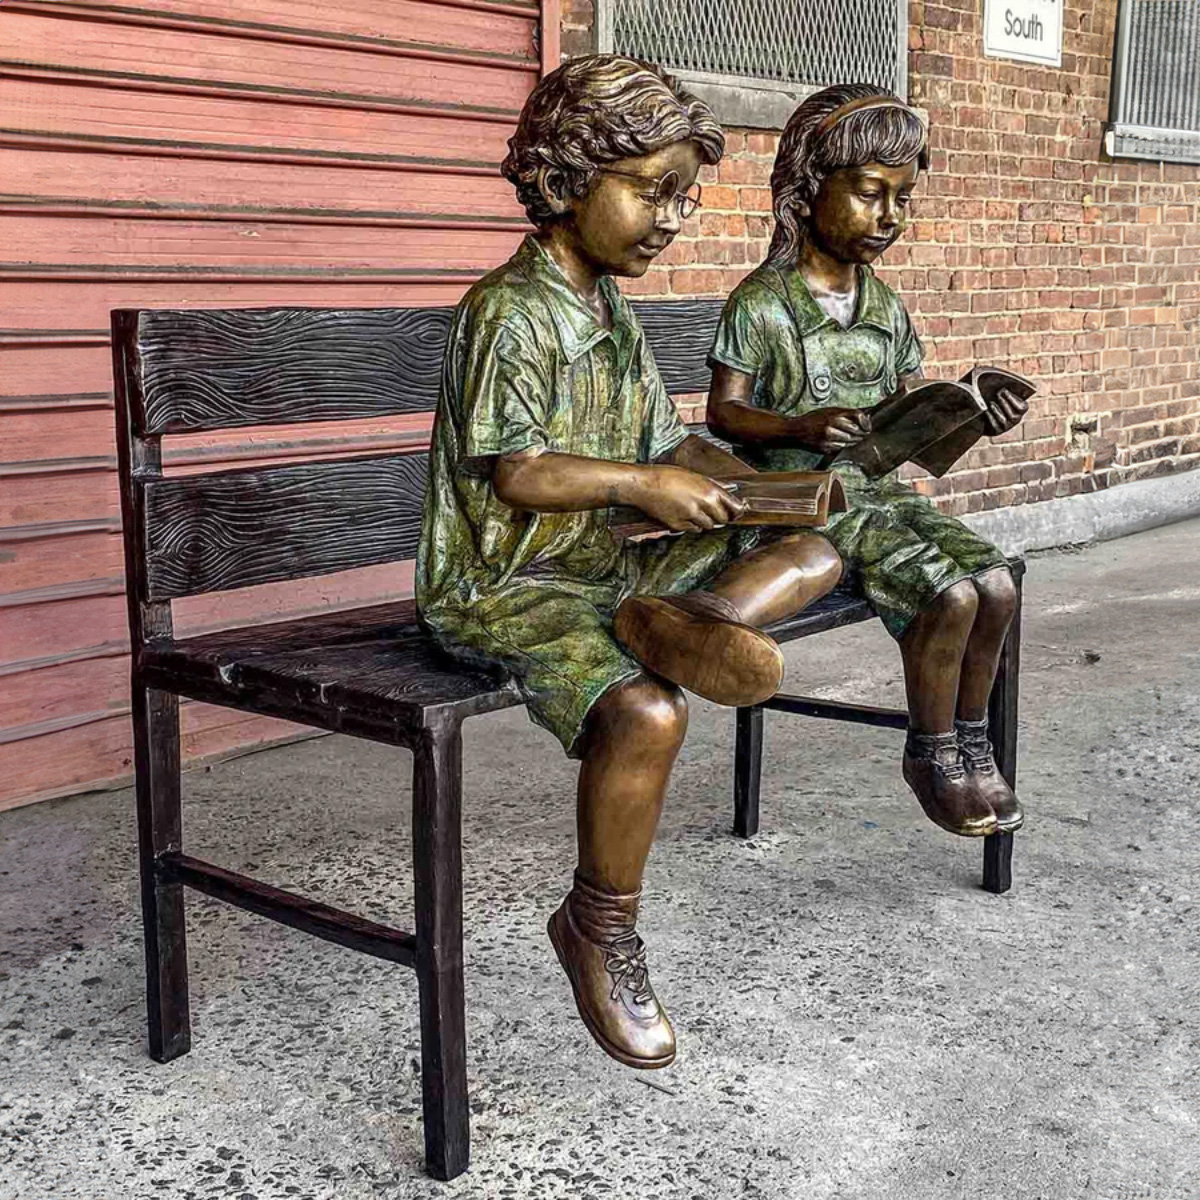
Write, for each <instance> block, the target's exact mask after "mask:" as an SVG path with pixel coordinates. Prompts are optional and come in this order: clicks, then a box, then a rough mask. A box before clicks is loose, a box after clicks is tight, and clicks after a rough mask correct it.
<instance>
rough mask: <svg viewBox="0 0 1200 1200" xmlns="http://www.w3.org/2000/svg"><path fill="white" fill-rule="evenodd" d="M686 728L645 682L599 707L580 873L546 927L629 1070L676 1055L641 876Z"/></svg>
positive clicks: (582, 798)
mask: <svg viewBox="0 0 1200 1200" xmlns="http://www.w3.org/2000/svg"><path fill="white" fill-rule="evenodd" d="M686 730H687V702H686V701H685V700H684V698H683V694H682V692H680V691H679V689H678V688H675V687H672V686H671V685H670V684H667V683H665V682H660V681H658V680H653V679H649V678H647V677H646V676H639V677H636V678H634V679H631V680H629V681H628V682H626V683H624V684H621V685H619V686H617V687H615V688H613V689H612V690H611V691H610V692H608V693H607V694H606V695H604V696H603V697H602V698H601V699H600V700H599V701H598V702H597V703H596V705H595V706H594V707H593V709H592V711H591V713H590V715H589V717H588V721H587V725H586V727H585V731H584V735H583V736H584V742H583V761H582V764H581V766H580V771H579V788H578V801H577V808H576V820H577V829H578V837H579V867H578V869H577V870H576V872H575V883H574V886H573V887H572V889H571V892H570V894H569V895H568V896H567V898H566V899H565V900H564V901H563V903H562V904H561V905H560V907H559V908H558V910H557V911H556V912H555V913H554V914H553V916H551V918H550V922H549V926H548V931H549V934H550V941H551V942H552V943H553V945H554V949H555V952H556V953H557V954H558V959H559V962H560V963H561V964H562V966H563V970H564V971H566V973H567V977H568V979H570V981H571V987H572V990H573V991H574V993H575V1003H576V1005H577V1006H578V1008H579V1014H580V1016H581V1017H582V1018H583V1021H584V1024H585V1025H586V1026H587V1028H588V1030H589V1032H590V1033H591V1034H592V1036H593V1037H594V1038H595V1039H596V1041H597V1042H598V1043H599V1044H600V1046H601V1048H602V1049H603V1050H605V1051H606V1052H607V1053H608V1054H611V1055H612V1056H613V1058H615V1059H617V1060H618V1061H620V1062H622V1063H625V1064H626V1065H627V1066H630V1067H665V1066H667V1065H669V1064H670V1063H671V1062H672V1060H673V1059H674V1057H675V1034H674V1031H673V1030H672V1028H671V1023H670V1021H669V1020H668V1019H667V1014H666V1012H665V1011H664V1010H663V1008H662V1006H661V1005H660V1004H659V1002H658V999H657V997H656V996H655V994H654V990H653V988H652V987H651V985H650V978H649V972H648V969H647V966H646V951H645V946H644V945H643V944H642V940H641V938H639V937H638V935H637V928H636V925H637V913H638V900H639V898H640V896H641V886H642V872H643V870H644V869H645V866H646V859H647V857H648V856H649V854H650V846H651V843H652V842H653V840H654V833H655V830H656V829H657V827H658V818H659V815H660V813H661V812H662V804H663V796H664V795H665V793H666V788H667V782H668V780H669V779H670V775H671V768H672V766H673V765H674V763H675V757H676V755H677V754H678V753H679V747H680V746H681V745H682V744H683V736H684V733H685V732H686Z"/></svg>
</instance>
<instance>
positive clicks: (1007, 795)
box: [954, 720, 1025, 833]
mask: <svg viewBox="0 0 1200 1200" xmlns="http://www.w3.org/2000/svg"><path fill="white" fill-rule="evenodd" d="M954 727H955V729H956V730H957V731H958V751H959V754H961V755H962V761H963V766H964V767H966V769H967V779H968V780H969V782H970V783H971V785H972V787H974V789H975V791H976V792H978V794H979V795H980V796H981V797H982V798H983V799H984V800H986V801H987V803H988V805H989V806H990V807H991V810H992V812H994V813H995V814H996V829H997V831H998V832H1000V833H1013V832H1014V831H1015V830H1018V829H1020V828H1021V825H1022V823H1023V822H1024V820H1025V814H1024V813H1023V812H1022V811H1021V802H1020V801H1019V800H1018V799H1017V797H1016V794H1015V793H1014V792H1013V790H1012V788H1011V787H1009V785H1008V780H1007V779H1005V778H1004V776H1003V775H1001V774H1000V768H999V767H998V766H996V759H995V756H994V755H993V753H992V743H991V742H990V741H989V740H988V723H987V721H986V720H983V721H955V722H954Z"/></svg>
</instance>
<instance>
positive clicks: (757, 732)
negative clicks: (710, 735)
mask: <svg viewBox="0 0 1200 1200" xmlns="http://www.w3.org/2000/svg"><path fill="white" fill-rule="evenodd" d="M762 747H763V710H762V706H761V705H757V704H756V705H754V706H753V707H752V708H739V709H738V710H737V733H736V739H735V743H734V755H733V832H734V833H735V834H737V836H738V837H744V838H748V837H753V836H754V835H755V834H756V833H757V832H758V790H759V785H760V784H761V782H762Z"/></svg>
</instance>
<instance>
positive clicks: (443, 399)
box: [416, 237, 687, 627]
mask: <svg viewBox="0 0 1200 1200" xmlns="http://www.w3.org/2000/svg"><path fill="white" fill-rule="evenodd" d="M600 287H601V290H602V292H603V294H604V298H605V299H606V300H607V302H608V306H609V311H610V312H611V314H612V329H611V330H608V329H605V328H604V327H603V326H601V325H600V324H599V323H598V322H597V320H596V318H595V317H594V316H593V314H592V313H591V312H590V311H589V310H588V309H587V307H586V306H585V305H584V303H583V302H582V300H580V298H579V297H578V296H577V295H576V293H575V292H574V290H573V289H572V288H571V286H570V285H569V284H568V282H567V280H566V277H565V276H564V275H563V273H562V271H561V270H560V269H559V267H558V266H557V264H556V263H555V262H554V260H553V259H552V258H551V257H550V256H549V255H548V254H547V252H546V251H545V250H544V249H543V248H542V246H541V245H540V243H539V242H538V241H537V240H536V238H534V237H527V238H526V239H525V242H524V243H523V244H522V246H521V247H520V249H519V250H518V251H517V253H516V254H515V255H513V257H512V258H511V259H510V260H509V261H508V262H507V263H505V265H504V266H502V267H499V268H498V269H497V270H495V271H493V272H491V273H490V274H489V275H487V276H486V277H485V278H484V279H482V280H480V281H479V282H478V283H477V284H475V286H474V287H473V288H471V290H470V291H469V292H468V293H467V295H466V296H465V297H464V298H463V300H462V301H461V302H460V303H459V305H458V308H457V309H456V311H455V314H454V320H453V323H452V325H451V329H450V337H449V342H448V344H447V347H446V356H445V361H444V365H443V369H442V383H441V394H440V397H439V401H438V411H437V418H436V420H435V422H434V428H433V438H432V445H431V448H430V463H429V487H428V492H427V494H426V502H425V518H424V524H423V528H422V533H421V545H420V548H419V550H418V553H417V579H416V590H417V603H418V605H419V606H420V608H421V611H422V613H423V614H424V616H425V617H426V619H427V620H429V621H430V622H431V624H433V625H434V626H435V627H436V626H438V625H440V624H443V622H441V621H439V619H438V614H439V611H440V610H442V609H444V608H450V609H460V610H461V609H463V608H468V607H470V606H471V605H473V604H474V603H475V602H476V601H477V600H479V599H480V598H482V597H484V596H488V595H494V594H495V593H496V592H497V591H498V590H502V589H504V588H505V587H506V586H507V585H508V584H509V583H510V581H512V580H514V578H515V577H517V576H520V575H522V574H529V573H537V574H543V575H544V574H545V573H546V572H553V573H554V574H560V575H563V576H565V577H570V578H573V579H577V580H581V581H596V582H600V581H603V580H605V579H607V578H608V577H610V576H612V575H613V574H614V573H616V572H618V571H620V570H621V550H620V546H619V545H618V543H617V542H616V541H615V540H614V539H613V537H612V535H611V534H610V533H609V532H608V512H607V510H606V509H598V510H592V511H587V512H564V513H524V512H517V511H515V510H514V509H512V508H510V507H509V506H508V505H507V504H505V503H503V502H502V501H501V500H500V499H498V498H497V496H496V494H495V492H494V490H493V488H492V481H491V473H492V466H493V463H494V460H495V459H496V458H497V457H498V456H500V455H506V454H516V453H519V452H522V451H525V452H528V451H531V450H532V451H539V450H548V451H558V452H561V453H564V454H577V455H583V456H586V457H589V458H604V459H609V460H612V461H617V462H640V463H648V462H651V461H653V460H655V459H659V458H662V457H663V456H665V455H667V454H669V453H670V452H671V451H672V450H674V449H675V447H676V446H678V445H679V443H680V442H682V441H683V440H684V438H685V437H686V436H687V429H686V427H685V426H684V425H683V423H682V421H681V420H680V419H679V416H678V414H677V413H676V411H675V406H674V405H673V404H672V402H671V399H670V397H669V396H668V395H667V391H666V388H665V387H664V386H663V382H662V378H661V377H660V375H659V373H658V368H657V367H656V366H655V363H654V358H653V355H652V353H651V351H650V349H649V347H648V346H647V345H646V340H645V335H644V334H643V332H642V328H641V325H640V324H639V322H638V319H637V317H636V316H635V315H634V313H633V310H632V309H631V308H630V306H629V303H628V301H626V300H625V298H624V297H623V296H622V295H621V293H620V292H619V291H618V289H617V287H616V285H615V284H614V283H613V282H612V280H610V279H607V278H604V279H601V281H600ZM451 624H453V622H451Z"/></svg>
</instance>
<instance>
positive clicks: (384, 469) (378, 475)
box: [139, 454, 429, 601]
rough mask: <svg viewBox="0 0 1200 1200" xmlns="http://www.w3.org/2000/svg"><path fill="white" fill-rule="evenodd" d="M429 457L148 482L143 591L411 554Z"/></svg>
mask: <svg viewBox="0 0 1200 1200" xmlns="http://www.w3.org/2000/svg"><path fill="white" fill-rule="evenodd" d="M428 462H429V460H428V456H427V455H425V454H394V455H388V456H386V457H374V458H352V459H343V460H338V461H332V462H330V461H325V462H314V463H302V464H299V465H296V466H287V467H268V468H260V469H254V470H241V471H218V472H214V473H212V474H208V475H192V476H184V477H180V478H171V479H155V480H149V481H146V482H143V483H141V484H140V485H139V486H141V487H143V488H144V489H145V521H146V525H145V543H146V589H147V595H146V597H145V598H146V599H147V600H150V601H159V600H173V599H177V598H178V597H180V596H195V595H200V594H202V593H205V592H221V591H227V590H229V589H230V588H241V587H250V586H252V585H254V584H259V583H273V582H277V581H279V580H286V579H302V578H305V577H308V576H311V575H326V574H332V573H333V572H335V571H348V570H352V569H353V568H355V567H369V566H374V565H376V564H378V563H387V562H397V563H398V562H400V561H402V560H404V559H406V558H412V557H413V556H414V555H415V554H416V550H417V543H418V541H419V540H420V536H421V510H422V505H423V502H424V495H425V480H426V476H427V474H428Z"/></svg>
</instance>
